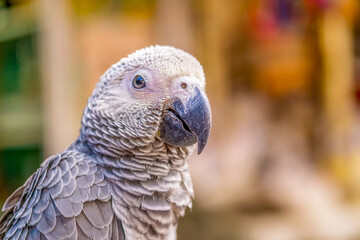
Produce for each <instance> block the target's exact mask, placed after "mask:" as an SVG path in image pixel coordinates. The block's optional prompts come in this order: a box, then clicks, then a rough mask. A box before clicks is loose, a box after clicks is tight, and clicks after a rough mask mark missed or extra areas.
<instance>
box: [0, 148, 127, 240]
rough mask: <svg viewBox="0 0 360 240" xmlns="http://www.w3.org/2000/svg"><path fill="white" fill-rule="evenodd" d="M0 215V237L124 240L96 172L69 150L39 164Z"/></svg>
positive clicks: (99, 173) (100, 174)
mask: <svg viewBox="0 0 360 240" xmlns="http://www.w3.org/2000/svg"><path fill="white" fill-rule="evenodd" d="M3 211H5V213H4V215H3V216H2V218H1V219H0V239H30V240H33V239H124V233H123V229H122V225H121V222H120V221H119V220H118V219H117V218H116V217H115V215H114V211H113V209H112V206H111V194H110V190H109V186H108V185H107V182H106V180H105V179H104V175H103V172H102V170H101V169H99V168H98V167H97V166H96V164H95V163H93V162H91V160H90V159H89V157H88V156H87V155H85V154H82V153H79V152H75V151H67V152H64V153H62V154H58V155H54V156H52V157H50V158H48V159H47V160H46V161H44V163H43V164H42V166H41V167H40V168H39V169H38V170H37V171H36V172H35V173H34V174H33V175H32V176H31V177H30V178H29V179H28V180H27V181H26V182H25V184H24V185H23V186H21V187H20V188H19V189H17V190H16V191H15V192H14V193H13V194H12V195H11V196H10V197H9V198H8V199H7V201H6V202H5V204H4V206H3Z"/></svg>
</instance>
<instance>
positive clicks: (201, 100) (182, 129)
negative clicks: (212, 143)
mask: <svg viewBox="0 0 360 240" xmlns="http://www.w3.org/2000/svg"><path fill="white" fill-rule="evenodd" d="M194 90H195V94H194V95H193V96H192V97H191V98H189V99H188V100H187V101H186V102H183V101H182V100H180V98H173V99H170V101H169V103H168V109H167V110H166V112H165V113H164V116H163V120H162V122H161V125H160V138H161V139H162V140H163V141H164V142H165V143H167V144H170V145H173V146H176V147H185V146H190V145H193V144H195V143H196V142H197V143H198V154H200V153H201V152H202V150H203V149H204V147H205V145H206V143H207V141H208V138H209V135H210V130H211V109H210V104H209V100H208V99H207V97H206V95H205V92H204V91H203V90H201V89H199V88H198V87H196V88H195V89H194Z"/></svg>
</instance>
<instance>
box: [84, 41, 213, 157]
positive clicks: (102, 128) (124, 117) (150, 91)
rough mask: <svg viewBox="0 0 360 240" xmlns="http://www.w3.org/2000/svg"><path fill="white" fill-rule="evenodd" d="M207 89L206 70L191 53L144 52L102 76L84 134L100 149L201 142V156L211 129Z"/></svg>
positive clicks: (155, 49)
mask: <svg viewBox="0 0 360 240" xmlns="http://www.w3.org/2000/svg"><path fill="white" fill-rule="evenodd" d="M204 88H205V76H204V71H203V68H202V66H201V64H200V63H199V62H198V61H197V60H196V59H195V58H194V57H193V56H192V55H190V54H189V53H186V52H184V51H182V50H180V49H176V48H173V47H169V46H151V47H147V48H143V49H141V50H138V51H136V52H134V53H132V54H130V55H129V56H128V57H126V58H123V59H121V60H120V61H119V62H118V63H116V64H114V65H113V66H112V67H111V68H110V69H109V70H108V71H107V72H106V73H105V74H104V75H103V76H102V78H101V81H100V82H99V83H98V85H97V87H96V89H95V90H94V92H93V95H92V96H91V97H90V98H89V102H88V106H87V110H85V113H84V117H83V132H84V133H85V134H86V135H87V137H88V138H89V136H90V142H91V141H92V144H96V145H97V146H98V147H101V144H102V145H104V147H109V144H110V145H111V147H112V148H116V147H117V148H120V149H126V150H127V151H130V152H131V149H132V148H135V146H143V147H144V148H146V146H147V145H149V144H150V143H152V142H154V140H155V139H160V140H161V141H162V142H164V143H166V144H168V145H171V146H175V147H190V146H192V145H194V144H196V143H198V154H200V153H201V152H202V150H203V149H204V147H205V145H206V143H207V140H208V138H209V134H210V129H211V109H210V105H209V100H208V98H207V96H206V94H205V89H204ZM104 123H106V124H104ZM84 125H85V128H84ZM94 126H95V127H94ZM99 145H100V146H99ZM143 151H146V150H144V149H143Z"/></svg>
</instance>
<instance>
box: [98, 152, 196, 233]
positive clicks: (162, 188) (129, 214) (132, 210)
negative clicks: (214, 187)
mask: <svg viewBox="0 0 360 240" xmlns="http://www.w3.org/2000/svg"><path fill="white" fill-rule="evenodd" d="M118 161H119V162H118V163H117V166H116V167H107V168H105V170H104V174H105V177H106V179H107V180H108V182H109V185H110V189H111V191H112V200H111V201H112V207H113V210H114V212H115V215H116V216H117V218H118V219H119V220H120V221H121V223H122V227H123V230H124V233H125V236H126V237H127V238H129V239H175V238H176V227H177V222H178V219H179V217H181V216H183V215H184V213H185V209H186V207H191V204H192V196H193V189H192V183H191V178H190V174H189V172H188V166H187V163H186V161H184V160H182V161H181V163H180V162H177V163H175V164H174V163H172V162H169V161H160V160H153V159H152V160H150V159H148V160H146V159H134V158H122V159H119V160H118Z"/></svg>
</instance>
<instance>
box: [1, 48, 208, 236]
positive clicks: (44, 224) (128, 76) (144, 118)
mask: <svg viewBox="0 0 360 240" xmlns="http://www.w3.org/2000/svg"><path fill="white" fill-rule="evenodd" d="M211 126H212V114H211V107H210V103H209V100H208V97H207V95H206V93H205V74H204V70H203V67H202V65H201V64H200V62H199V61H198V60H197V59H196V58H195V57H194V56H193V55H191V54H190V53H188V52H185V51H184V50H181V49H178V48H175V47H172V46H163V45H153V46H148V47H145V48H142V49H140V50H137V51H135V52H133V53H131V54H129V55H128V56H126V57H124V58H122V59H120V61H118V62H117V63H115V64H113V65H112V66H111V67H110V68H109V69H108V70H107V71H106V72H105V73H104V74H103V75H102V76H101V77H100V81H99V82H98V83H97V84H96V87H95V89H94V91H93V93H92V94H91V96H90V97H89V98H88V101H87V104H86V106H85V109H84V112H83V116H82V118H81V127H80V133H79V136H78V138H77V139H76V140H75V141H74V142H73V143H71V144H70V145H69V147H68V148H66V149H65V150H64V151H63V152H61V153H59V154H56V155H53V156H50V157H48V158H47V159H46V160H45V161H43V162H42V164H41V165H40V167H39V168H38V169H37V171H36V172H35V173H33V174H32V175H31V176H30V177H29V178H28V179H27V180H26V181H25V183H24V185H23V186H21V187H20V188H18V189H17V190H15V192H14V193H13V194H12V195H11V196H10V197H9V198H8V199H7V200H6V202H5V203H4V205H3V208H2V211H3V212H4V214H3V215H2V217H1V219H0V239H5V240H7V239H29V240H33V239H96V240H100V239H130V240H131V239H167V240H173V239H176V238H177V234H176V229H177V226H178V221H179V219H180V218H181V217H183V216H184V214H185V210H186V209H187V208H191V207H192V201H193V198H194V190H193V184H192V180H191V176H190V172H189V165H188V161H189V158H190V157H191V155H192V154H193V153H194V152H195V151H196V150H197V153H198V154H200V153H201V152H202V151H203V149H204V147H205V145H206V143H207V141H208V139H209V136H210V130H211ZM59 127H61V126H59Z"/></svg>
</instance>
